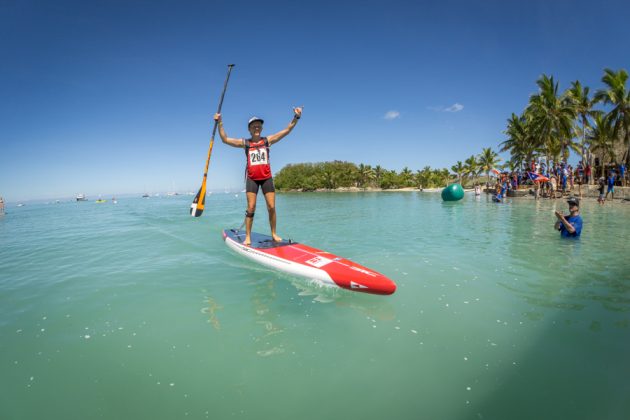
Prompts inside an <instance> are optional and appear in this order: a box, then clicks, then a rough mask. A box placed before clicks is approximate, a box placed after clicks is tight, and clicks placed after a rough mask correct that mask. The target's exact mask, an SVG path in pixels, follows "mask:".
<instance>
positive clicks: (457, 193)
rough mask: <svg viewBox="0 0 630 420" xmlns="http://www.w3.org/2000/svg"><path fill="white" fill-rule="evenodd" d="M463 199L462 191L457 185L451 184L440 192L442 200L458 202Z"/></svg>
mask: <svg viewBox="0 0 630 420" xmlns="http://www.w3.org/2000/svg"><path fill="white" fill-rule="evenodd" d="M462 198H464V189H463V188H462V186H461V185H459V184H451V185H449V186H448V187H446V188H444V189H443V190H442V200H444V201H458V200H461V199H462Z"/></svg>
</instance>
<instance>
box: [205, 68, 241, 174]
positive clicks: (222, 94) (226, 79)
mask: <svg viewBox="0 0 630 420" xmlns="http://www.w3.org/2000/svg"><path fill="white" fill-rule="evenodd" d="M233 67H234V64H228V72H227V77H226V78H225V83H224V84H223V92H222V93H221V99H219V108H218V109H217V114H220V113H221V107H222V106H223V98H225V91H226V90H227V85H228V82H229V81H230V73H231V72H232V68H233ZM218 126H219V122H218V121H216V120H215V121H214V127H213V128H212V137H210V148H209V149H208V159H206V168H205V169H204V171H203V182H206V177H207V175H208V166H210V155H212V146H213V145H214V136H215V134H216V133H217V127H218Z"/></svg>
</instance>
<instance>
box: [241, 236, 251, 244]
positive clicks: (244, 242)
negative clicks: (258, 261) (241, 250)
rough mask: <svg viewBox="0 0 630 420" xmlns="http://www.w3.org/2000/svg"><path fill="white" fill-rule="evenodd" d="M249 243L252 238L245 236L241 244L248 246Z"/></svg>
mask: <svg viewBox="0 0 630 420" xmlns="http://www.w3.org/2000/svg"><path fill="white" fill-rule="evenodd" d="M251 244H252V240H251V238H249V237H247V238H245V240H244V241H243V245H245V246H250V245H251Z"/></svg>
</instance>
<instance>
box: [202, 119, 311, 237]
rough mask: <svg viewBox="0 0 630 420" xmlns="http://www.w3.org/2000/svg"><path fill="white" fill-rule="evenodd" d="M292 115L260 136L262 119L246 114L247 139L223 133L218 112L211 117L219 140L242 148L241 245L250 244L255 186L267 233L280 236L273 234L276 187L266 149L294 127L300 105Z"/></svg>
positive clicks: (274, 232) (274, 228)
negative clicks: (261, 201)
mask: <svg viewBox="0 0 630 420" xmlns="http://www.w3.org/2000/svg"><path fill="white" fill-rule="evenodd" d="M293 114H294V115H293V119H292V120H291V122H290V123H289V125H288V126H287V127H286V128H285V129H284V130H281V131H279V132H277V133H276V134H271V135H269V136H267V137H262V136H261V134H262V129H263V124H264V121H263V120H262V119H261V118H258V117H252V118H250V120H249V122H248V124H247V129H248V130H249V134H250V135H251V137H250V138H249V139H242V138H241V139H235V138H230V137H228V136H227V134H226V133H225V129H224V128H223V121H222V119H221V114H215V115H214V119H215V120H216V121H217V122H218V124H219V135H220V136H221V140H222V141H223V143H225V144H227V145H229V146H232V147H239V148H244V149H245V155H246V157H247V179H246V181H245V191H246V195H247V211H246V212H245V240H244V241H243V244H244V245H250V244H251V234H252V225H253V224H254V213H255V212H256V198H257V196H258V190H259V189H261V188H262V191H263V195H264V196H265V202H266V203H267V212H268V213H269V226H270V228H271V236H272V237H273V240H274V241H278V242H279V241H281V240H282V238H281V237H279V236H278V235H277V234H276V190H275V187H274V185H273V177H272V175H271V165H270V163H269V149H270V146H271V145H273V144H274V143H276V142H278V141H280V140H281V139H283V138H284V137H286V136H287V135H288V134H289V133H290V132H291V130H293V128H294V127H295V125H296V124H297V122H298V120H299V119H300V117H301V116H302V108H301V107H298V108H294V109H293Z"/></svg>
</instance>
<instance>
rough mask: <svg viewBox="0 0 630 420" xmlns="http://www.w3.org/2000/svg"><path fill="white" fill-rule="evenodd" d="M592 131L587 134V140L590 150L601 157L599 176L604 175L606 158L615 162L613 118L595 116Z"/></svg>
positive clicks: (610, 116) (608, 115) (611, 116)
mask: <svg viewBox="0 0 630 420" xmlns="http://www.w3.org/2000/svg"><path fill="white" fill-rule="evenodd" d="M594 123H595V124H594V127H593V131H592V132H591V133H590V134H589V136H588V140H589V142H590V144H591V150H592V151H593V152H594V153H596V152H599V155H600V156H601V159H600V163H601V176H604V175H605V169H604V168H605V167H606V166H605V163H606V158H608V159H609V160H610V161H614V160H615V138H616V133H615V118H614V116H613V115H612V114H607V115H601V114H600V115H596V116H595V120H594Z"/></svg>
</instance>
